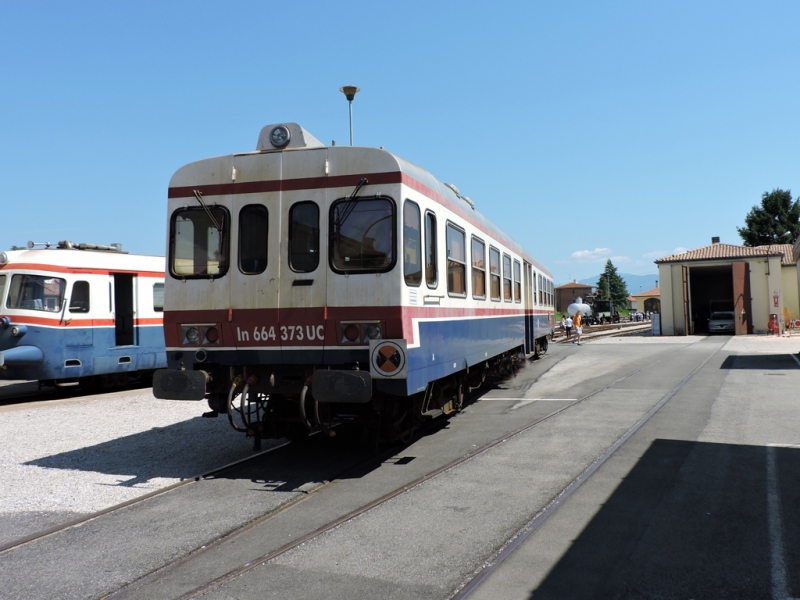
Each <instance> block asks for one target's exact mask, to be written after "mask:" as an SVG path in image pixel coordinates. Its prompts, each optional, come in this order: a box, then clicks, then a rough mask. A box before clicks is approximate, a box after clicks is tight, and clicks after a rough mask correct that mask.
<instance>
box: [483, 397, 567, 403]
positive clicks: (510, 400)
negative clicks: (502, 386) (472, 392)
mask: <svg viewBox="0 0 800 600" xmlns="http://www.w3.org/2000/svg"><path fill="white" fill-rule="evenodd" d="M487 400H492V401H496V402H519V401H520V400H525V402H575V400H577V398H525V397H524V396H523V397H522V398H481V402H485V401H487Z"/></svg>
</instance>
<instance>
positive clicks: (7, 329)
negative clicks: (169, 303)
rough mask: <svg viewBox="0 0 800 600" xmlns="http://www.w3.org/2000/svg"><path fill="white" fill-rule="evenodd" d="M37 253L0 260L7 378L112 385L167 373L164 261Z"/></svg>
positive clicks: (105, 249) (115, 248) (66, 251)
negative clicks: (155, 372) (156, 373)
mask: <svg viewBox="0 0 800 600" xmlns="http://www.w3.org/2000/svg"><path fill="white" fill-rule="evenodd" d="M34 246H35V245H34V244H33V243H32V242H31V243H29V244H28V248H29V249H28V250H11V251H8V252H2V253H0V379H3V380H38V381H40V382H41V383H43V384H47V385H56V386H61V385H75V384H90V385H93V384H98V385H103V386H109V385H116V384H124V383H126V382H127V381H128V379H129V378H130V377H132V376H136V377H138V378H140V379H143V380H149V379H150V377H151V376H152V373H153V371H154V370H155V369H158V368H162V367H164V366H166V353H165V351H164V328H163V310H164V308H163V307H164V259H163V258H162V257H158V256H142V255H133V254H127V253H125V252H123V251H122V249H121V247H120V246H119V245H118V244H115V245H111V246H99V245H95V244H75V243H72V242H68V241H62V242H59V243H58V245H57V247H56V248H50V247H49V246H50V245H49V244H46V246H47V248H43V249H36V248H34Z"/></svg>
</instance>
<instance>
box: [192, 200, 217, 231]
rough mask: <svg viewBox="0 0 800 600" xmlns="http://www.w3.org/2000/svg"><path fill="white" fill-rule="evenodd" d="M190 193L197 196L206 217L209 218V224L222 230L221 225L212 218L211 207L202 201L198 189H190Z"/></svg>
mask: <svg viewBox="0 0 800 600" xmlns="http://www.w3.org/2000/svg"><path fill="white" fill-rule="evenodd" d="M192 193H194V197H195V198H197V201H198V202H199V203H200V204H201V205H202V207H203V208H204V209H205V211H206V214H207V215H208V218H209V219H211V224H212V225H213V226H214V227H216V229H217V231H219V232H222V225H220V224H219V223H218V222H217V220H216V219H215V218H214V215H213V214H212V212H211V209H210V208H208V205H207V204H206V203H205V202H204V201H203V194H202V193H201V192H200V190H192Z"/></svg>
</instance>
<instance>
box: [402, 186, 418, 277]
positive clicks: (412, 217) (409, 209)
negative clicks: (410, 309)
mask: <svg viewBox="0 0 800 600" xmlns="http://www.w3.org/2000/svg"><path fill="white" fill-rule="evenodd" d="M403 274H404V276H405V279H406V285H411V286H414V287H416V286H418V285H419V284H420V283H422V231H421V223H420V213H419V206H417V204H416V203H415V202H412V201H411V200H406V202H405V205H404V206H403Z"/></svg>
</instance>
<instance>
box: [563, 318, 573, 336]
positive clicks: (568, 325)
mask: <svg viewBox="0 0 800 600" xmlns="http://www.w3.org/2000/svg"><path fill="white" fill-rule="evenodd" d="M564 325H565V326H566V328H567V339H569V336H570V335H572V317H570V316H569V315H567V321H566V323H564Z"/></svg>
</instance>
